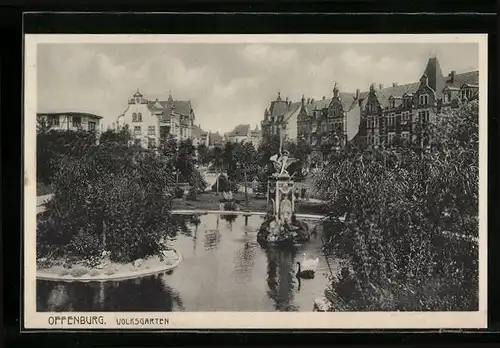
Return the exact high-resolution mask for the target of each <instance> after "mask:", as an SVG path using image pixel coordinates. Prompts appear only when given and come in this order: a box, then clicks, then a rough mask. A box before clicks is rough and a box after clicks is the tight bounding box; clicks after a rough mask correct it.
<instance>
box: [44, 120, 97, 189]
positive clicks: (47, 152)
mask: <svg viewBox="0 0 500 348" xmlns="http://www.w3.org/2000/svg"><path fill="white" fill-rule="evenodd" d="M36 142H37V181H39V182H41V183H44V184H51V183H52V181H53V177H54V175H55V172H56V171H57V169H58V167H59V165H58V162H59V159H60V157H61V156H80V155H82V154H83V153H85V152H86V151H88V149H89V148H90V147H92V146H95V144H96V134H95V132H87V131H83V130H79V131H56V130H52V129H50V127H46V126H43V122H42V124H41V125H40V127H39V128H38V133H37V138H36Z"/></svg>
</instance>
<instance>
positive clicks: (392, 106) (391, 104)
mask: <svg viewBox="0 0 500 348" xmlns="http://www.w3.org/2000/svg"><path fill="white" fill-rule="evenodd" d="M389 106H390V107H391V108H395V107H396V100H394V98H391V99H390V100H389Z"/></svg>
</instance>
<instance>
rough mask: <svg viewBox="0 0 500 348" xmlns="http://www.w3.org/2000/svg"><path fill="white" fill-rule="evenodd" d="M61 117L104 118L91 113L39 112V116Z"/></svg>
mask: <svg viewBox="0 0 500 348" xmlns="http://www.w3.org/2000/svg"><path fill="white" fill-rule="evenodd" d="M60 115H68V116H86V117H90V118H97V119H99V120H100V119H101V118H102V116H99V115H96V114H91V113H90V112H78V111H68V112H39V113H37V116H60Z"/></svg>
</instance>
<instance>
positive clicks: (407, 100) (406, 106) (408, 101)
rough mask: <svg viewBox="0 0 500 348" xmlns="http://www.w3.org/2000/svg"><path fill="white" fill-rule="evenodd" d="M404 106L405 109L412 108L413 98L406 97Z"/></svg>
mask: <svg viewBox="0 0 500 348" xmlns="http://www.w3.org/2000/svg"><path fill="white" fill-rule="evenodd" d="M403 106H404V107H405V108H409V107H411V98H410V97H405V98H404V99H403Z"/></svg>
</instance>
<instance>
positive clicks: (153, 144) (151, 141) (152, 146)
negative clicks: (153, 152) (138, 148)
mask: <svg viewBox="0 0 500 348" xmlns="http://www.w3.org/2000/svg"><path fill="white" fill-rule="evenodd" d="M155 148H156V139H155V138H149V139H148V149H155Z"/></svg>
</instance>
